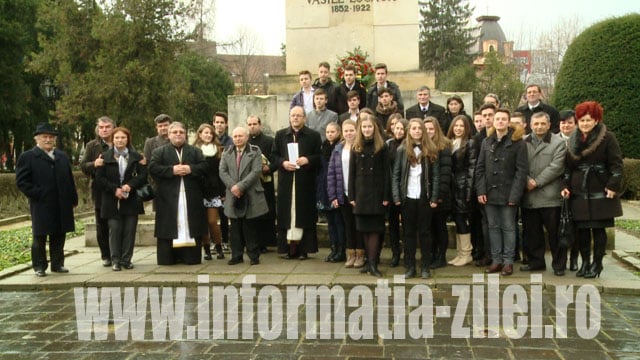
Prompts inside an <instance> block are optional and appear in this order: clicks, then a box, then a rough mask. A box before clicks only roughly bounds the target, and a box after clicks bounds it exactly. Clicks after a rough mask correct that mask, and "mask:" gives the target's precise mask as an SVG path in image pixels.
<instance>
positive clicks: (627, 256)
mask: <svg viewBox="0 0 640 360" xmlns="http://www.w3.org/2000/svg"><path fill="white" fill-rule="evenodd" d="M612 255H613V257H614V258H615V259H616V260H618V261H620V262H623V263H625V264H627V265H629V266H631V267H633V268H634V269H635V271H640V260H638V259H637V258H636V256H635V254H633V253H629V252H627V251H623V250H614V251H612Z"/></svg>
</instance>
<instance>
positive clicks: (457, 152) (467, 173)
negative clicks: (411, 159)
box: [447, 115, 476, 266]
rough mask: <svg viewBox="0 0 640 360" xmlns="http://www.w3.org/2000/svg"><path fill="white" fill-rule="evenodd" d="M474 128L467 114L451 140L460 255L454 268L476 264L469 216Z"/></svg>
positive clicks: (450, 134)
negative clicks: (473, 256) (474, 262)
mask: <svg viewBox="0 0 640 360" xmlns="http://www.w3.org/2000/svg"><path fill="white" fill-rule="evenodd" d="M471 128H472V125H471V123H470V122H469V121H468V120H467V117H466V116H465V115H458V116H456V117H455V118H454V119H453V122H452V123H451V126H450V127H449V131H448V133H447V137H448V138H449V139H451V140H452V142H453V154H452V157H451V160H452V165H453V167H452V169H453V181H452V182H451V193H452V195H453V209H452V215H453V220H454V222H455V224H456V250H457V252H458V254H457V256H456V257H455V258H454V259H452V260H450V261H449V264H451V265H454V266H464V265H467V264H469V263H470V262H471V261H473V258H472V256H471V251H472V250H473V246H472V245H471V228H470V225H469V214H470V212H471V210H473V205H472V204H473V203H472V202H471V197H472V193H473V171H474V169H475V165H476V150H475V146H473V139H471V134H472V130H471Z"/></svg>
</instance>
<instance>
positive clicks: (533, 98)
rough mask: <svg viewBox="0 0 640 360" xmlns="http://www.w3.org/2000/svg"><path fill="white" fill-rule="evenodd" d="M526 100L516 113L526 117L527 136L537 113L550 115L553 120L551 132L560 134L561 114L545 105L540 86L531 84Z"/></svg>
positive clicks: (527, 90)
mask: <svg viewBox="0 0 640 360" xmlns="http://www.w3.org/2000/svg"><path fill="white" fill-rule="evenodd" d="M525 91H526V95H525V96H526V98H527V103H526V104H524V105H522V106H520V107H518V108H517V109H516V112H519V113H522V114H524V116H525V119H526V121H527V127H526V128H525V130H526V132H527V134H528V133H530V132H531V126H530V125H529V124H530V123H531V115H533V114H535V113H537V112H545V113H547V114H548V115H549V119H550V120H551V129H550V131H551V132H552V133H554V134H557V133H559V132H560V113H558V110H556V108H554V107H553V106H551V105H549V104H545V103H543V102H542V100H541V99H542V89H541V88H540V85H537V84H530V85H527V88H526V89H525Z"/></svg>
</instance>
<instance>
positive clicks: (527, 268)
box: [520, 265, 545, 271]
mask: <svg viewBox="0 0 640 360" xmlns="http://www.w3.org/2000/svg"><path fill="white" fill-rule="evenodd" d="M544 270H545V267H544V266H531V265H525V266H520V271H544Z"/></svg>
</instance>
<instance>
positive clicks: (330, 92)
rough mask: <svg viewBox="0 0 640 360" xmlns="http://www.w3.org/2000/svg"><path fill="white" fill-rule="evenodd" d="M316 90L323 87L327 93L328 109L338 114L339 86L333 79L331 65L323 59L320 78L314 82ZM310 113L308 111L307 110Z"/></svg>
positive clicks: (319, 73)
mask: <svg viewBox="0 0 640 360" xmlns="http://www.w3.org/2000/svg"><path fill="white" fill-rule="evenodd" d="M312 86H313V88H314V89H315V90H318V89H322V90H324V91H325V93H326V94H327V109H329V110H331V111H333V112H334V113H336V114H338V102H337V99H336V91H337V90H338V87H337V86H336V83H334V82H333V79H331V65H329V63H328V62H326V61H323V62H321V63H320V64H319V65H318V78H317V79H316V80H315V81H314V82H313V85H312ZM307 113H308V112H307Z"/></svg>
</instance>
